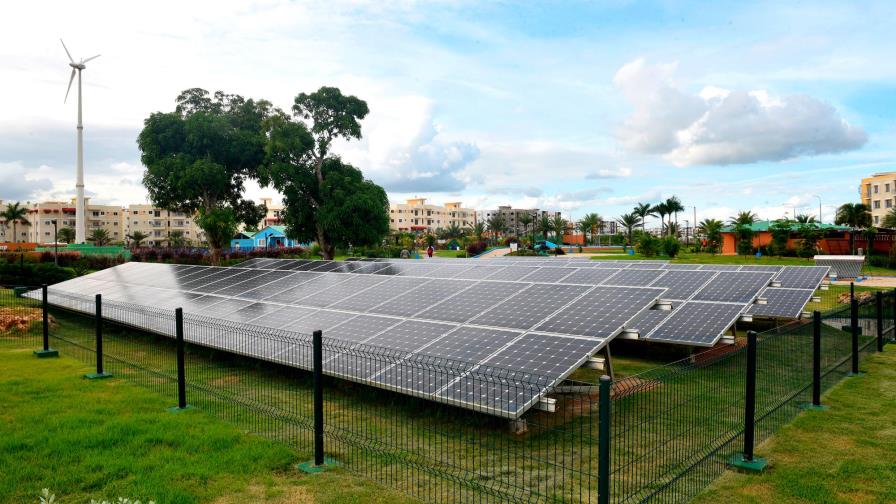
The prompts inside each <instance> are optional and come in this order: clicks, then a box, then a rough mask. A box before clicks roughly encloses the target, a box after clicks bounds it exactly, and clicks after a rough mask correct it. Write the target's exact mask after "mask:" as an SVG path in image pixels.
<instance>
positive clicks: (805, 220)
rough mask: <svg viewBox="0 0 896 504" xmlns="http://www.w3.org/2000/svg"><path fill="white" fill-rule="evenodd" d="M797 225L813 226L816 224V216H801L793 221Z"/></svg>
mask: <svg viewBox="0 0 896 504" xmlns="http://www.w3.org/2000/svg"><path fill="white" fill-rule="evenodd" d="M793 220H794V222H796V223H797V224H813V223H815V222H816V220H815V216H814V215H808V214H799V215H797V216H796V218H794V219H793Z"/></svg>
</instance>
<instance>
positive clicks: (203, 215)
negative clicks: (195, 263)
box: [137, 88, 277, 260]
mask: <svg viewBox="0 0 896 504" xmlns="http://www.w3.org/2000/svg"><path fill="white" fill-rule="evenodd" d="M276 112H277V111H276V110H275V109H274V108H273V107H272V106H271V104H270V103H269V102H267V101H265V100H257V101H256V100H252V99H246V98H243V97H242V96H239V95H231V94H225V93H223V92H221V91H217V92H215V94H214V95H213V96H209V93H208V91H206V90H204V89H198V88H193V89H188V90H186V91H184V92H182V93H181V94H180V96H178V97H177V107H176V108H175V110H174V112H156V113H154V114H151V115H150V116H149V118H147V119H146V120H145V121H144V127H143V131H141V132H140V136H139V137H138V139H137V144H138V146H139V147H140V151H141V153H142V155H141V161H142V162H143V165H144V166H146V171H145V172H144V174H143V184H144V185H145V186H146V189H147V191H148V192H149V197H150V200H152V202H153V204H154V205H156V206H159V207H161V208H165V209H167V210H171V211H181V212H186V213H188V214H197V215H198V217H197V219H196V223H197V224H198V225H199V227H200V228H202V230H203V231H205V235H206V237H207V239H208V244H209V247H210V248H211V249H212V255H213V258H214V260H217V258H218V257H219V254H220V251H221V249H222V248H223V247H224V246H225V245H227V243H228V241H229V240H230V238H231V237H232V236H233V234H234V233H235V232H236V229H237V226H238V225H239V223H240V222H243V223H246V224H250V223H256V222H258V221H260V220H261V219H262V218H263V217H264V211H265V209H264V207H263V206H259V205H255V204H254V203H252V202H251V201H250V200H247V199H245V198H244V195H243V193H244V186H245V182H246V181H247V180H251V179H255V178H257V177H258V170H259V168H260V167H261V165H262V163H263V161H264V154H265V145H266V143H267V138H266V136H265V130H264V124H265V122H266V120H267V119H268V118H269V117H270V116H271V115H273V114H274V113H276Z"/></svg>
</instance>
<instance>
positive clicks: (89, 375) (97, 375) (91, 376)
mask: <svg viewBox="0 0 896 504" xmlns="http://www.w3.org/2000/svg"><path fill="white" fill-rule="evenodd" d="M84 378H87V379H88V380H102V379H103V378H112V373H105V372H103V373H87V374H86V375H84Z"/></svg>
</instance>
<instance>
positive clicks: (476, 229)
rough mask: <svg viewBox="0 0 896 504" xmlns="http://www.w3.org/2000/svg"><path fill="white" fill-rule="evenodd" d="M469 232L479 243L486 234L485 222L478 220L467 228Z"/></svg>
mask: <svg viewBox="0 0 896 504" xmlns="http://www.w3.org/2000/svg"><path fill="white" fill-rule="evenodd" d="M467 233H468V234H469V235H470V236H472V237H473V239H474V240H475V241H476V242H477V243H478V242H481V241H482V235H484V234H485V224H483V223H481V222H477V223H476V224H473V225H472V226H471V227H469V228H467Z"/></svg>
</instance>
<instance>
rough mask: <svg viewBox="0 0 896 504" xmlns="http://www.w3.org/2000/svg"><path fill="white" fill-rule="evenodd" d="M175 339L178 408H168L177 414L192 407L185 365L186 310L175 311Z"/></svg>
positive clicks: (178, 309)
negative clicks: (189, 400) (188, 401)
mask: <svg viewBox="0 0 896 504" xmlns="http://www.w3.org/2000/svg"><path fill="white" fill-rule="evenodd" d="M174 338H175V342H176V345H177V406H174V407H171V408H168V411H171V412H173V413H176V412H178V411H183V410H185V409H187V408H189V407H190V405H188V404H187V376H186V369H185V365H184V309H183V308H177V309H175V310H174Z"/></svg>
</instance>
